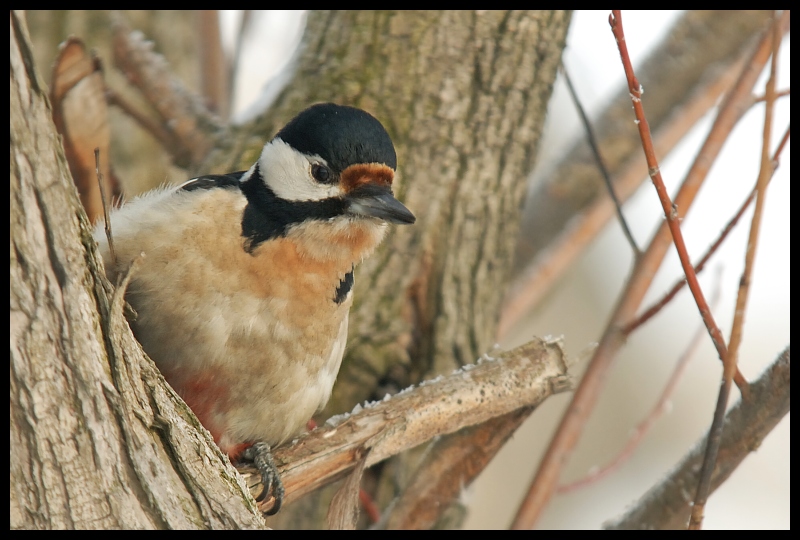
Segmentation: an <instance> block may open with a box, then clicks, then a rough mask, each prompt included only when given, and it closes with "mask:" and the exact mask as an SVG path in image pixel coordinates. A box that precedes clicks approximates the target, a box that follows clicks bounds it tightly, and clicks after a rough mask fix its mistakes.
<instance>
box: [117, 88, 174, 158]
mask: <svg viewBox="0 0 800 540" xmlns="http://www.w3.org/2000/svg"><path fill="white" fill-rule="evenodd" d="M106 101H108V104H109V105H114V106H116V107H119V108H120V110H122V112H124V113H125V114H127V115H128V116H130V117H131V118H133V120H134V121H135V122H136V123H137V124H139V125H140V126H141V127H142V129H144V130H145V131H146V132H148V133H149V134H150V135H152V136H153V137H154V138H155V139H156V140H157V141H158V142H159V143H161V145H162V146H163V147H164V148H168V149H169V148H172V147H173V146H175V145H176V142H175V137H173V136H172V133H170V132H169V131H167V130H166V129H164V128H163V127H161V124H159V123H158V122H156V121H155V120H153V119H152V118H150V117H149V116H147V115H146V114H144V113H143V112H142V111H140V110H139V109H138V108H137V107H136V106H135V105H133V104H132V103H130V102H129V101H128V100H127V99H126V98H125V97H124V96H123V95H122V94H119V93H117V92H115V91H114V90H112V89H111V88H109V87H106Z"/></svg>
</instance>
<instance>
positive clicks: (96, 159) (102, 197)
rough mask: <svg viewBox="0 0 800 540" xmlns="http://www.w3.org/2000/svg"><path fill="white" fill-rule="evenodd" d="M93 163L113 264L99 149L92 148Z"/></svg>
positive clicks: (114, 254)
mask: <svg viewBox="0 0 800 540" xmlns="http://www.w3.org/2000/svg"><path fill="white" fill-rule="evenodd" d="M94 163H95V171H97V184H98V185H99V186H100V201H101V202H102V203H103V219H104V221H105V224H104V228H105V231H106V238H107V239H108V250H109V251H110V252H111V258H112V259H113V260H114V264H116V263H117V252H116V251H114V237H113V235H112V234H111V216H110V215H109V214H110V212H109V211H108V207H109V202H108V197H107V196H106V186H105V182H103V173H101V172H100V149H99V148H95V149H94Z"/></svg>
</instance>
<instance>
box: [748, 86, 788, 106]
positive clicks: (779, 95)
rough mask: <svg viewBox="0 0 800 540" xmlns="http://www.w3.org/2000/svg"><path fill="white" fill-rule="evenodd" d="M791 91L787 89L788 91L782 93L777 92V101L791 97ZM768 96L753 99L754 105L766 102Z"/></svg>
mask: <svg viewBox="0 0 800 540" xmlns="http://www.w3.org/2000/svg"><path fill="white" fill-rule="evenodd" d="M789 91H790V89H789V88H787V89H786V90H781V91H780V92H775V99H778V98H782V97H786V96H788V95H789ZM766 100H767V96H766V94H765V95H763V96H758V97H754V98H753V103H761V102H762V101H766Z"/></svg>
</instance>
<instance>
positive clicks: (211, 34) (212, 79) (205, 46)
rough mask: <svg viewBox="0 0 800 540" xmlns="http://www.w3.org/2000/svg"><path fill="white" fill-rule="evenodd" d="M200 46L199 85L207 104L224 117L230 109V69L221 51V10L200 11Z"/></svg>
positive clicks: (198, 36) (198, 43)
mask: <svg viewBox="0 0 800 540" xmlns="http://www.w3.org/2000/svg"><path fill="white" fill-rule="evenodd" d="M197 23H198V24H197V27H198V32H197V46H198V50H199V56H200V86H201V88H202V90H201V91H202V94H203V98H204V101H205V103H206V106H207V107H208V108H209V109H210V110H211V111H212V112H214V113H216V114H217V115H219V117H220V118H222V119H223V120H225V119H227V118H228V113H229V111H230V109H229V108H228V104H229V102H230V99H229V97H228V92H229V91H230V81H229V80H228V76H229V74H230V70H229V68H228V65H227V64H228V62H227V60H226V59H225V53H224V52H223V50H222V38H221V37H220V29H219V11H218V10H216V9H200V10H198V11H197Z"/></svg>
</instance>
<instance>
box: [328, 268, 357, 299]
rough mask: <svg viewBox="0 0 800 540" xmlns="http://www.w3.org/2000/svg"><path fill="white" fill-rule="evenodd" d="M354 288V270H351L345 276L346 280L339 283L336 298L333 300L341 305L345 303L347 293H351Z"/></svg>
mask: <svg viewBox="0 0 800 540" xmlns="http://www.w3.org/2000/svg"><path fill="white" fill-rule="evenodd" d="M352 288H353V270H350V271H349V272H347V273H346V274H345V275H344V279H342V280H341V281H340V282H339V286H338V287H336V297H335V298H334V299H333V301H334V302H336V303H337V304H341V303H342V302H344V300H345V298H347V293H349V292H350V289H352Z"/></svg>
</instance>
